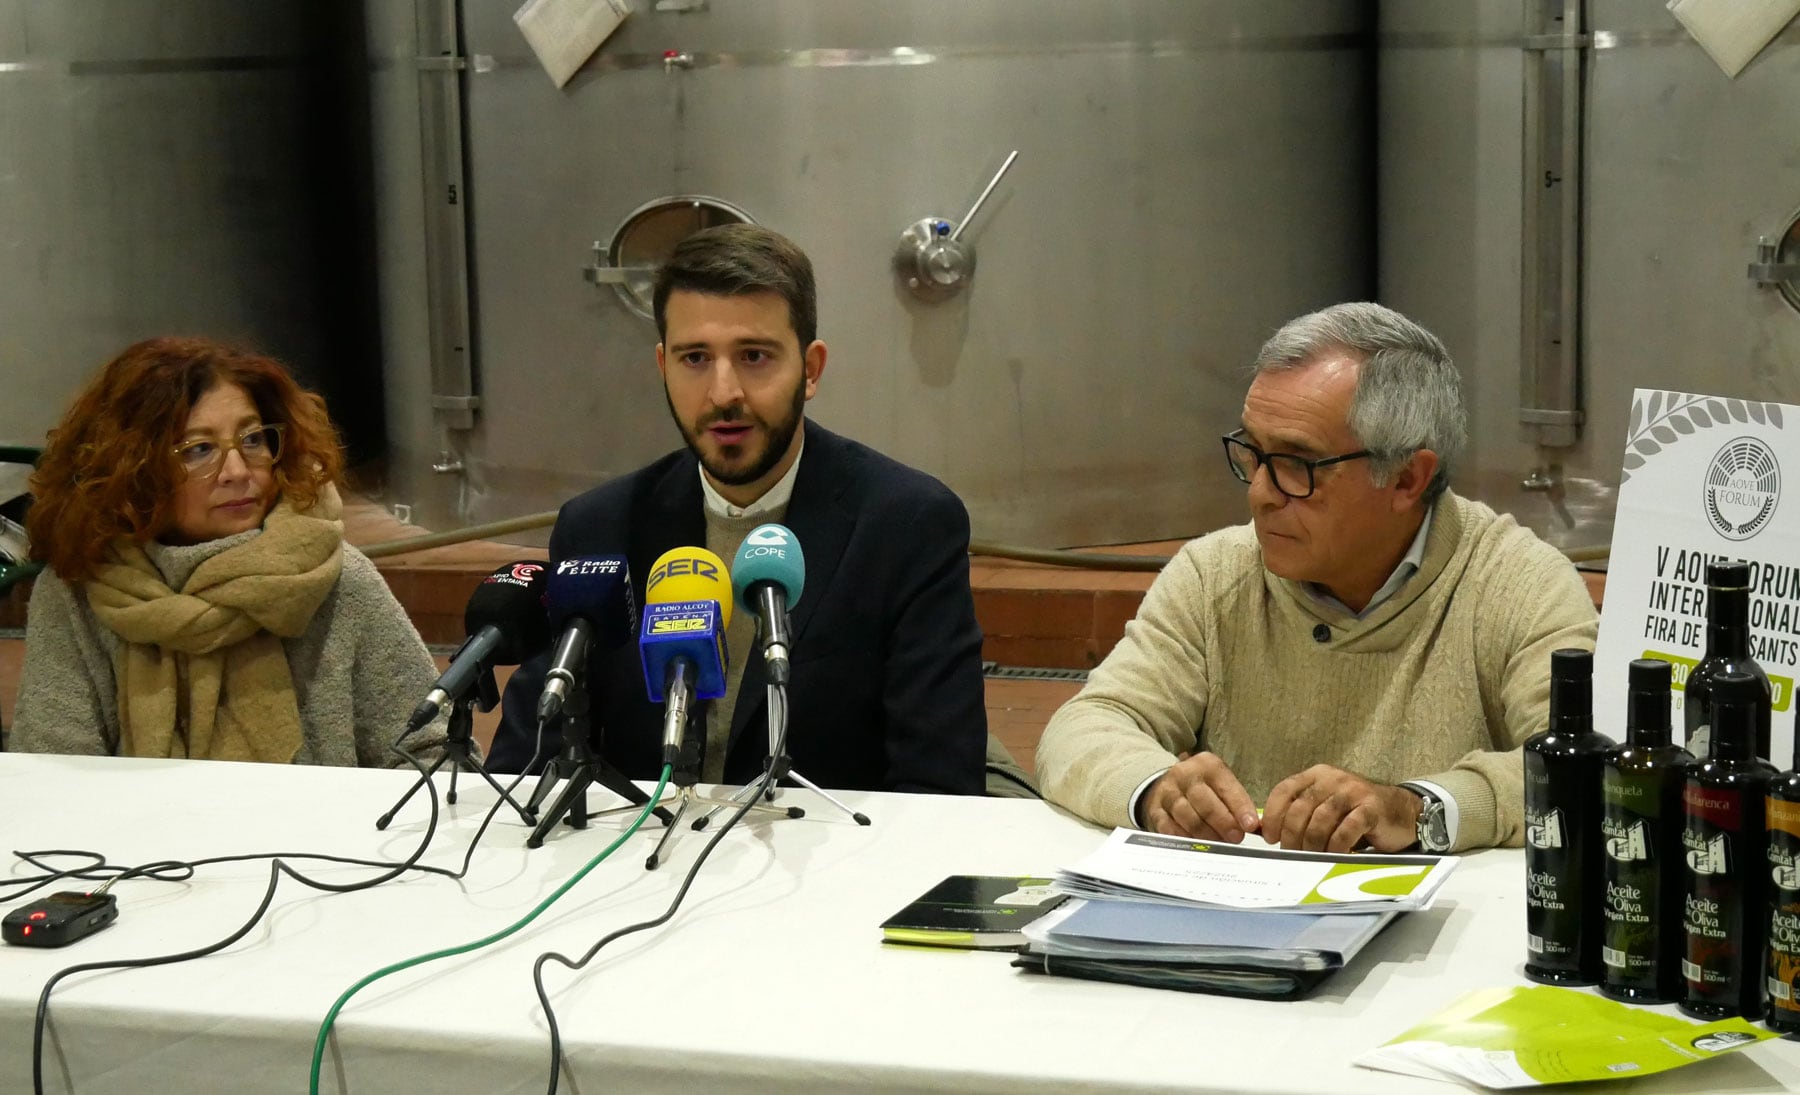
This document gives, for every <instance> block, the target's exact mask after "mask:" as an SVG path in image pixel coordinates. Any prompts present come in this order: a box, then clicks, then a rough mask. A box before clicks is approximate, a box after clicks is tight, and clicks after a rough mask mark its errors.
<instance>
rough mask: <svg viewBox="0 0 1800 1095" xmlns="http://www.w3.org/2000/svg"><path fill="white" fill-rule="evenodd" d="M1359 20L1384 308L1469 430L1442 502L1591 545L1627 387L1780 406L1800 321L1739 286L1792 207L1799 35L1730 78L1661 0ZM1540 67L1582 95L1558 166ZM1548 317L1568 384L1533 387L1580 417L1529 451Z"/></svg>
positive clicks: (1766, 288) (1553, 121)
mask: <svg viewBox="0 0 1800 1095" xmlns="http://www.w3.org/2000/svg"><path fill="white" fill-rule="evenodd" d="M1380 14H1381V22H1380V35H1379V41H1380V47H1379V48H1380V64H1379V67H1380V72H1381V80H1380V99H1379V108H1378V109H1379V116H1380V124H1379V131H1380V150H1379V157H1380V173H1381V174H1380V184H1379V191H1380V195H1381V202H1380V206H1381V217H1380V221H1379V232H1380V245H1379V248H1380V255H1381V263H1380V282H1381V296H1382V299H1383V300H1384V301H1385V302H1386V303H1388V304H1391V305H1393V306H1394V307H1396V308H1399V309H1400V310H1402V311H1404V312H1407V313H1408V314H1410V315H1413V316H1414V317H1415V318H1417V319H1419V320H1420V321H1422V322H1424V323H1425V324H1426V325H1427V326H1430V327H1432V328H1433V329H1434V330H1436V331H1437V332H1438V333H1439V334H1440V335H1442V336H1444V338H1445V340H1446V341H1447V342H1448V343H1449V344H1450V348H1451V350H1452V351H1453V352H1454V353H1455V354H1456V356H1457V358H1458V361H1459V362H1460V364H1461V365H1462V368H1463V374H1464V376H1465V378H1467V381H1468V384H1469V389H1470V393H1471V396H1472V403H1473V409H1474V412H1475V413H1474V417H1473V422H1472V427H1473V429H1472V451H1471V454H1470V455H1471V459H1470V460H1469V463H1468V465H1467V467H1466V469H1465V472H1464V474H1463V475H1462V476H1461V477H1460V479H1459V482H1458V484H1457V486H1458V489H1460V490H1462V491H1464V492H1465V493H1468V494H1471V495H1473V496H1475V497H1479V498H1482V499H1483V500H1485V501H1487V502H1489V503H1490V504H1492V505H1494V506H1495V507H1496V508H1498V509H1502V510H1507V511H1511V512H1513V513H1514V514H1516V515H1517V516H1518V517H1519V518H1520V520H1521V521H1523V522H1525V523H1527V524H1529V525H1531V526H1532V527H1533V528H1535V529H1536V530H1537V531H1538V532H1539V533H1540V534H1542V535H1545V536H1546V537H1547V538H1549V539H1551V540H1552V541H1554V542H1556V543H1559V544H1562V545H1564V546H1585V545H1592V544H1598V545H1601V546H1605V545H1607V544H1608V543H1609V542H1610V540H1611V536H1612V520H1613V503H1614V496H1615V492H1616V489H1617V484H1618V481H1619V470H1620V461H1621V459H1622V458H1623V453H1624V439H1625V428H1626V416H1627V413H1628V412H1629V410H1630V401H1631V392H1632V389H1633V388H1636V387H1651V388H1673V389H1677V390H1682V391H1694V392H1707V393H1715V394H1720V395H1731V396H1740V397H1744V398H1751V399H1760V400H1777V401H1783V402H1794V401H1796V399H1800V313H1797V312H1796V311H1795V310H1794V308H1793V307H1791V306H1790V305H1789V304H1788V303H1787V301H1786V300H1784V299H1783V295H1782V293H1781V292H1780V291H1779V289H1778V287H1777V286H1776V285H1773V284H1771V285H1759V284H1758V283H1757V282H1756V281H1755V280H1753V279H1752V278H1751V277H1749V276H1748V269H1749V267H1750V266H1751V265H1752V264H1753V263H1756V262H1757V261H1758V260H1759V257H1761V256H1759V247H1758V242H1759V238H1760V237H1763V236H1769V237H1771V238H1772V240H1774V241H1775V243H1776V245H1777V246H1776V248H1775V249H1776V250H1780V249H1781V245H1780V240H1781V239H1782V237H1783V236H1784V235H1785V234H1786V233H1788V231H1789V225H1790V224H1791V223H1792V222H1793V219H1794V217H1795V214H1796V212H1797V211H1800V144H1796V142H1795V139H1794V111H1795V104H1796V103H1800V28H1796V27H1789V28H1788V30H1787V31H1786V32H1785V33H1784V34H1783V35H1782V36H1781V37H1779V38H1778V39H1776V40H1775V41H1774V42H1773V43H1772V44H1770V45H1769V46H1768V47H1767V48H1766V49H1765V50H1764V51H1763V53H1762V54H1761V55H1760V56H1759V57H1758V58H1757V60H1755V61H1754V62H1753V63H1752V64H1751V65H1750V66H1749V67H1748V68H1746V69H1745V70H1744V71H1743V72H1742V73H1741V74H1739V75H1738V76H1737V78H1736V79H1733V78H1731V77H1729V76H1727V75H1726V74H1725V73H1724V72H1723V71H1721V70H1720V69H1719V67H1718V66H1717V65H1715V64H1714V63H1713V61H1712V60H1711V59H1710V58H1709V57H1708V56H1707V54H1706V53H1705V51H1704V50H1703V49H1702V48H1701V47H1700V46H1699V45H1698V44H1697V43H1695V42H1694V41H1693V40H1692V39H1691V38H1690V37H1689V35H1688V34H1687V32H1686V31H1685V30H1684V29H1683V28H1682V27H1681V25H1680V24H1679V23H1678V22H1677V21H1676V20H1675V18H1674V17H1673V16H1672V15H1671V14H1670V13H1669V12H1668V11H1667V10H1666V6H1665V4H1664V3H1662V2H1661V0H1589V2H1588V3H1569V4H1565V3H1563V2H1561V0H1555V2H1537V0H1525V2H1520V0H1479V2H1474V3H1462V4H1442V3H1434V2H1432V0H1384V3H1383V4H1382V5H1381V9H1380ZM1558 19H1564V20H1565V22H1566V24H1567V25H1563V26H1559V25H1558V24H1557V22H1556V21H1557V20H1558ZM1546 56H1561V57H1565V58H1567V59H1568V61H1569V63H1570V68H1571V75H1572V77H1573V78H1574V84H1573V87H1574V90H1575V92H1576V93H1577V94H1578V96H1579V100H1578V111H1577V113H1576V114H1575V116H1574V117H1575V122H1574V124H1573V125H1570V126H1566V127H1565V128H1566V129H1567V131H1568V132H1569V133H1571V134H1572V135H1573V136H1574V138H1575V142H1574V148H1573V154H1572V155H1569V156H1567V157H1564V158H1560V159H1559V158H1558V156H1557V155H1556V149H1555V148H1549V149H1548V150H1547V144H1548V143H1549V142H1547V141H1545V140H1544V137H1545V136H1546V134H1547V133H1554V132H1555V130H1556V128H1557V126H1558V118H1557V113H1556V110H1555V107H1556V104H1555V103H1553V102H1552V103H1548V104H1546V103H1545V102H1544V101H1543V99H1542V98H1541V97H1539V96H1536V95H1534V94H1533V89H1532V86H1531V81H1533V80H1537V81H1539V90H1540V91H1541V90H1542V89H1543V87H1544V86H1545V85H1544V81H1545V79H1546V73H1551V74H1553V73H1554V66H1550V67H1546V63H1545V58H1546ZM1556 188H1567V189H1569V190H1571V191H1572V192H1574V193H1573V197H1574V199H1575V200H1574V201H1573V203H1572V205H1573V213H1574V222H1573V227H1574V229H1575V234H1576V241H1577V244H1578V246H1577V247H1576V249H1575V252H1574V255H1573V257H1572V258H1570V257H1568V256H1562V255H1559V253H1558V252H1557V249H1556V248H1555V246H1554V244H1555V243H1556V242H1557V239H1556V236H1557V232H1556V226H1555V224H1554V222H1553V221H1552V220H1550V219H1547V218H1546V217H1545V214H1546V212H1547V211H1548V210H1549V209H1550V208H1551V207H1552V205H1553V203H1554V201H1555V196H1554V193H1553V191H1554V190H1555V189H1556ZM1532 216H1537V217H1538V218H1539V219H1538V221H1537V222H1536V224H1537V226H1538V227H1539V228H1540V229H1543V231H1541V232H1534V231H1532V225H1531V223H1529V218H1530V217H1532ZM1796 252H1800V236H1796V237H1795V238H1794V240H1793V241H1792V242H1791V243H1789V244H1788V245H1786V250H1785V254H1786V255H1788V256H1790V257H1788V259H1787V261H1789V262H1792V261H1794V258H1793V257H1792V256H1794V254H1795V253H1796ZM1565 263H1567V264H1569V265H1571V266H1572V270H1573V276H1572V278H1571V279H1570V281H1569V285H1568V288H1569V292H1570V296H1569V298H1568V299H1569V301H1570V308H1569V309H1568V313H1569V314H1568V315H1567V316H1565V317H1557V316H1554V315H1549V314H1547V313H1551V312H1554V311H1555V310H1556V309H1555V308H1554V307H1553V306H1552V305H1553V301H1551V303H1550V304H1546V302H1547V301H1550V298H1549V297H1547V296H1546V295H1544V294H1530V293H1528V289H1527V284H1526V282H1527V279H1528V278H1536V279H1538V280H1537V284H1539V285H1545V284H1553V283H1554V282H1556V281H1557V280H1558V279H1559V278H1562V277H1564V276H1565V273H1566V271H1565V270H1564V269H1563V267H1564V266H1565ZM1528 296H1529V299H1530V300H1531V301H1532V302H1533V303H1532V304H1531V305H1527V304H1526V299H1527V297H1528ZM1561 320H1566V321H1567V322H1568V324H1569V325H1570V326H1569V329H1571V330H1572V331H1573V332H1574V335H1575V337H1574V340H1573V342H1572V343H1571V345H1572V347H1573V349H1574V354H1573V360H1574V364H1575V365H1576V371H1575V372H1574V373H1573V374H1571V375H1570V376H1563V377H1560V378H1559V377H1557V376H1555V375H1549V374H1554V373H1555V372H1556V369H1555V367H1554V363H1551V365H1552V367H1551V368H1550V369H1549V370H1548V373H1547V374H1546V375H1545V376H1541V377H1539V378H1538V379H1547V380H1549V381H1551V382H1552V383H1550V384H1548V385H1547V387H1550V388H1555V387H1557V386H1558V385H1557V383H1555V382H1556V381H1559V380H1561V381H1568V380H1570V379H1573V380H1574V383H1573V385H1572V387H1570V386H1567V385H1565V386H1564V392H1563V394H1564V395H1566V396H1567V397H1568V400H1569V403H1568V406H1569V407H1570V408H1571V409H1573V410H1574V411H1576V412H1578V413H1579V414H1580V416H1581V417H1580V421H1579V424H1578V427H1576V428H1575V429H1574V430H1572V431H1570V433H1572V436H1571V435H1570V434H1569V433H1565V435H1564V436H1562V437H1555V436H1548V440H1550V441H1551V442H1552V443H1551V444H1548V445H1546V444H1540V442H1542V441H1544V440H1546V438H1547V435H1549V434H1551V433H1553V432H1554V431H1553V430H1551V429H1549V428H1548V426H1547V423H1549V422H1551V421H1552V420H1553V419H1552V418H1551V417H1550V416H1549V415H1547V414H1544V413H1539V414H1537V415H1535V416H1534V415H1531V414H1522V412H1529V411H1531V410H1532V409H1533V408H1534V407H1535V409H1536V410H1537V411H1539V412H1553V411H1554V410H1555V408H1551V407H1548V406H1546V405H1545V403H1546V402H1547V401H1546V400H1543V399H1541V398H1540V399H1538V400H1533V399H1531V398H1530V397H1531V395H1532V394H1533V393H1532V391H1531V387H1532V385H1531V381H1532V380H1533V377H1532V375H1531V374H1530V366H1531V364H1532V363H1533V362H1534V361H1536V362H1542V361H1545V360H1546V358H1547V357H1551V356H1554V354H1553V350H1554V348H1553V347H1550V346H1549V342H1550V337H1549V336H1550V335H1552V334H1553V333H1554V332H1555V330H1556V328H1557V323H1558V322H1559V321H1561ZM1534 342H1535V343H1536V345H1533V343H1534ZM1522 372H1523V373H1524V375H1522ZM1536 394H1537V395H1539V396H1540V397H1541V396H1543V395H1544V392H1543V391H1542V390H1541V389H1540V390H1539V391H1538V392H1537V393H1536ZM1523 418H1535V419H1536V420H1535V421H1523V420H1522V419H1523Z"/></svg>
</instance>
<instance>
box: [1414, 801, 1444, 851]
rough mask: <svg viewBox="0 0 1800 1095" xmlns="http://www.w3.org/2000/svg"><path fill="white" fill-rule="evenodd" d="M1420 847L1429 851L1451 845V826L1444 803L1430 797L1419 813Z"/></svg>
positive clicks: (1441, 849) (1440, 849) (1439, 849)
mask: <svg viewBox="0 0 1800 1095" xmlns="http://www.w3.org/2000/svg"><path fill="white" fill-rule="evenodd" d="M1419 847H1421V848H1423V849H1425V850H1426V851H1428V852H1441V851H1444V850H1446V849H1448V848H1449V847H1450V826H1449V825H1448V823H1447V822H1446V821H1445V818H1444V804H1443V803H1441V802H1439V801H1437V800H1436V799H1428V800H1426V803H1425V808H1424V810H1422V811H1420V813H1419Z"/></svg>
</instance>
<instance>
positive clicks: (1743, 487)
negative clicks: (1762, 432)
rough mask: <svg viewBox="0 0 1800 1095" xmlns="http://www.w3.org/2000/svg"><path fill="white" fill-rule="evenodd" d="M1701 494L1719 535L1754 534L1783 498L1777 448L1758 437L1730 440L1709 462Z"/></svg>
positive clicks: (1729, 537)
mask: <svg viewBox="0 0 1800 1095" xmlns="http://www.w3.org/2000/svg"><path fill="white" fill-rule="evenodd" d="M1702 494H1703V502H1704V509H1705V510H1706V519H1707V521H1708V522H1709V523H1711V525H1712V527H1713V530H1714V531H1715V532H1717V533H1718V534H1719V535H1720V536H1723V537H1725V538H1726V539H1727V540H1748V539H1750V538H1751V537H1752V536H1755V535H1756V534H1757V533H1759V532H1761V531H1762V530H1763V529H1764V528H1765V527H1767V526H1768V523H1769V520H1770V518H1772V517H1774V516H1775V504H1776V503H1777V502H1779V501H1781V465H1780V464H1779V463H1777V462H1776V460H1775V452H1774V450H1772V449H1770V448H1769V446H1767V445H1765V444H1763V442H1762V441H1761V440H1760V439H1759V438H1755V437H1739V438H1735V439H1734V440H1731V441H1727V442H1726V443H1725V447H1724V448H1722V449H1720V450H1719V451H1718V452H1716V453H1714V454H1713V458H1712V463H1711V464H1709V465H1707V468H1706V484H1705V486H1704V488H1703V490H1702Z"/></svg>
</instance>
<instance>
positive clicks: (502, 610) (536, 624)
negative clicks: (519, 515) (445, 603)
mask: <svg viewBox="0 0 1800 1095" xmlns="http://www.w3.org/2000/svg"><path fill="white" fill-rule="evenodd" d="M547 584H548V582H547V579H546V576H545V567H544V564H543V563H541V562H539V561H538V560H536V559H521V560H520V561H518V562H516V563H508V564H506V565H505V566H503V567H501V568H500V569H498V570H496V571H494V572H493V573H492V574H490V575H488V576H487V577H486V578H483V579H482V580H481V584H480V585H478V586H476V587H475V592H474V593H471V594H470V595H469V606H468V607H467V608H466V609H464V610H463V630H464V632H465V633H467V634H470V635H473V634H475V633H476V632H477V631H480V630H481V629H482V628H484V627H493V628H494V629H495V630H497V631H499V632H500V635H501V639H502V641H501V644H500V645H499V646H498V647H496V648H495V650H494V657H493V664H494V665H518V664H519V663H520V662H522V661H524V660H525V659H526V658H529V657H531V656H532V655H533V654H536V653H537V652H539V651H540V650H543V649H545V648H547V647H548V646H549V645H550V617H549V616H547V615H545V613H544V592H545V588H546V586H547Z"/></svg>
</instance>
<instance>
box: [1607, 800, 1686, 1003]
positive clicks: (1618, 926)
mask: <svg viewBox="0 0 1800 1095" xmlns="http://www.w3.org/2000/svg"><path fill="white" fill-rule="evenodd" d="M1672 778H1677V773H1676V772H1675V771H1673V770H1667V769H1665V770H1662V771H1650V772H1621V771H1619V770H1618V769H1616V768H1613V767H1610V766H1609V767H1607V768H1606V769H1605V774H1604V775H1603V777H1602V780H1601V803H1602V812H1601V815H1600V832H1601V838H1602V840H1601V847H1602V848H1603V849H1604V858H1603V859H1602V860H1601V863H1600V866H1601V870H1602V873H1603V876H1604V877H1603V885H1604V887H1605V893H1604V895H1603V900H1602V901H1601V914H1602V915H1603V916H1604V917H1605V921H1606V922H1605V926H1604V928H1603V929H1602V936H1601V938H1602V941H1603V942H1602V946H1601V950H1600V959H1601V962H1602V963H1603V964H1604V965H1605V966H1606V967H1607V973H1606V980H1607V982H1608V983H1609V984H1612V985H1619V986H1629V987H1632V988H1645V989H1654V988H1656V987H1657V981H1658V960H1659V958H1661V957H1662V956H1663V955H1664V954H1665V953H1666V949H1667V943H1666V941H1667V940H1668V938H1669V933H1671V932H1673V931H1674V930H1675V926H1674V915H1673V914H1674V910H1673V909H1672V908H1669V907H1668V893H1667V891H1666V890H1665V888H1664V880H1663V872H1664V870H1665V869H1673V866H1672V865H1671V866H1668V867H1665V864H1664V863H1663V849H1662V848H1660V847H1659V846H1658V845H1659V843H1660V841H1659V840H1658V838H1657V832H1658V828H1657V827H1658V825H1659V823H1660V822H1661V820H1662V818H1661V815H1662V812H1663V810H1662V804H1663V795H1664V793H1665V788H1667V787H1668V781H1669V780H1670V779H1672Z"/></svg>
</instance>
